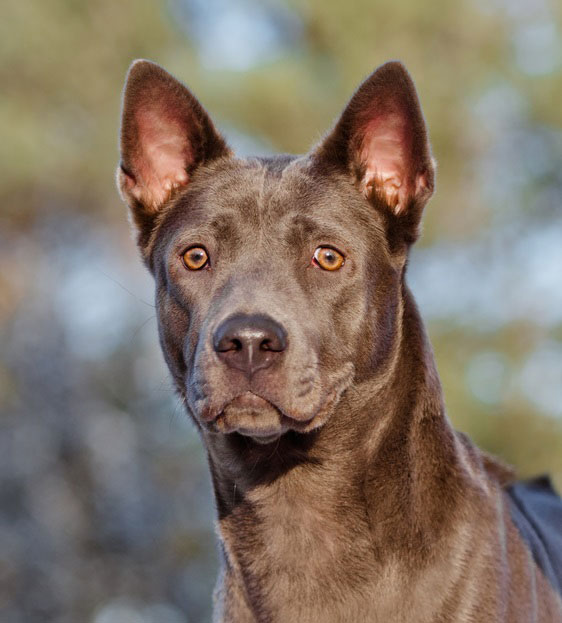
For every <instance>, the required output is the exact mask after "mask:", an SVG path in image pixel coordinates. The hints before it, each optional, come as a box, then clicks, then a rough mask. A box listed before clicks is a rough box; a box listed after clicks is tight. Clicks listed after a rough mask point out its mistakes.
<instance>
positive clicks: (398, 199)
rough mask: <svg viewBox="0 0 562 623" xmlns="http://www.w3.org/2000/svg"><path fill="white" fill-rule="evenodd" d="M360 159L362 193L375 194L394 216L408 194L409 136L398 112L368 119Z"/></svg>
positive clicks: (402, 205) (409, 181) (409, 192)
mask: <svg viewBox="0 0 562 623" xmlns="http://www.w3.org/2000/svg"><path fill="white" fill-rule="evenodd" d="M363 136H364V138H363V144H362V146H361V152H360V158H361V162H362V163H363V164H364V165H365V176H364V178H363V191H364V192H365V194H367V195H370V194H371V193H372V192H373V191H376V192H378V193H380V194H382V195H383V198H384V199H385V201H386V202H387V203H388V205H389V206H390V207H391V208H393V209H394V211H395V213H396V214H398V213H400V212H402V211H403V210H404V209H405V208H406V203H407V201H408V197H409V195H410V194H411V191H412V179H411V178H412V171H411V157H410V154H411V150H412V136H411V132H410V128H408V124H407V121H406V119H405V118H404V116H403V115H402V114H400V112H398V111H389V112H388V113H387V114H384V115H379V116H378V117H375V118H371V119H370V120H369V122H368V123H367V125H366V126H365V129H364V130H363Z"/></svg>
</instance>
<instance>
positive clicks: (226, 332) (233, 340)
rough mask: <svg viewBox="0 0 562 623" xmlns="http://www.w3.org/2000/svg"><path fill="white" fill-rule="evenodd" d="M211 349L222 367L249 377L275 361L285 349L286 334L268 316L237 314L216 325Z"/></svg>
mask: <svg viewBox="0 0 562 623" xmlns="http://www.w3.org/2000/svg"><path fill="white" fill-rule="evenodd" d="M213 346H214V348H215V351H216V353H217V354H218V356H219V357H220V359H222V361H223V362H224V363H225V364H226V365H228V366H230V367H231V368H236V369H238V370H241V371H242V372H244V373H245V374H246V376H248V377H251V376H252V374H254V372H256V371H257V370H261V369H262V368H268V367H269V366H270V365H272V364H273V363H274V362H275V361H276V360H277V359H279V357H280V356H281V355H282V353H283V351H284V350H285V349H286V348H287V332H286V331H285V329H284V328H283V327H282V326H281V325H280V324H279V323H277V322H275V320H273V319H272V318H270V317H269V316H262V315H247V314H240V315H236V316H231V317H230V318H227V319H226V320H224V321H223V322H222V323H221V324H220V325H219V326H218V328H217V330H216V331H215V334H214V336H213Z"/></svg>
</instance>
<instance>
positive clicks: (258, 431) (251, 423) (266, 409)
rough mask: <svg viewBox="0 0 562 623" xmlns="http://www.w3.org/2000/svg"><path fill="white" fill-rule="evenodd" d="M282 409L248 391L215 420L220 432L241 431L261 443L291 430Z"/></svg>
mask: <svg viewBox="0 0 562 623" xmlns="http://www.w3.org/2000/svg"><path fill="white" fill-rule="evenodd" d="M283 420H284V417H283V414H282V413H281V411H280V410H279V409H278V408H277V407H276V406H274V405H273V404H272V403H271V402H269V401H268V400H266V399H265V398H261V397H260V396H257V395H256V394H253V393H252V392H246V393H244V394H242V395H241V396H238V397H236V398H234V400H232V401H231V402H229V403H228V404H227V405H226V406H225V407H224V409H223V411H222V412H221V413H220V414H219V416H218V417H217V418H216V420H215V421H214V428H215V430H216V431H217V432H220V433H235V432H236V433H239V434H240V435H244V436H246V437H251V438H252V439H253V440H254V441H255V442H257V443H260V444H268V443H273V442H274V441H276V440H277V439H279V437H280V436H281V435H282V434H283V433H286V432H287V430H289V427H288V426H287V424H286V423H284V421H283Z"/></svg>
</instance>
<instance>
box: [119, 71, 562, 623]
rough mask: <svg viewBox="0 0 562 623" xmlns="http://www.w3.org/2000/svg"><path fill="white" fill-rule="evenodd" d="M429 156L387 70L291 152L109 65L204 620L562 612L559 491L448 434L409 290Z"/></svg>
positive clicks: (533, 616)
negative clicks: (172, 388)
mask: <svg viewBox="0 0 562 623" xmlns="http://www.w3.org/2000/svg"><path fill="white" fill-rule="evenodd" d="M434 176H435V166H434V161H433V158H432V155H431V149H430V145H429V141H428V134H427V130H426V126H425V122H424V118H423V115H422V111H421V108H420V105H419V102H418V97H417V94H416V91H415V88H414V84H413V82H412V80H411V78H410V76H409V74H408V73H407V71H406V70H405V69H404V67H403V66H402V65H401V64H400V63H397V62H391V63H387V64H385V65H383V66H382V67H380V68H379V69H377V70H376V71H375V72H374V73H373V74H372V75H371V76H370V77H368V78H367V79H366V80H365V82H364V83H363V84H362V85H361V86H360V87H359V89H358V90H357V92H356V93H355V94H354V95H353V97H352V99H351V100H350V102H349V104H348V105H347V107H346V108H345V110H344V112H343V114H342V115H341V117H340V118H339V120H338V121H337V123H336V124H335V126H334V128H333V129H332V130H331V131H330V132H329V134H328V135H327V136H326V138H325V139H324V140H323V141H322V142H321V143H320V144H319V145H317V146H316V147H315V148H314V149H313V150H312V151H311V152H310V153H309V154H308V155H306V156H292V155H281V156H276V157H267V158H265V157H264V158H260V157H255V158H244V159H242V158H237V157H236V156H234V155H233V153H232V152H231V150H230V149H229V147H228V146H227V144H226V142H225V140H224V139H223V138H222V137H221V136H220V134H219V133H218V132H217V130H216V129H215V126H214V125H213V123H212V121H211V119H210V118H209V116H208V115H207V113H206V112H205V110H204V109H203V107H202V106H201V104H200V103H199V102H198V101H197V100H196V99H195V97H194V96H193V95H192V94H191V93H190V91H189V90H188V89H187V88H186V87H185V86H183V85H182V84H181V83H180V82H178V81H177V80H176V79H175V78H173V77H172V76H171V75H170V74H168V73H167V72H166V71H164V70H163V69H162V68H160V67H159V66H158V65H155V64H153V63H151V62H148V61H144V60H141V61H136V62H135V63H133V65H132V66H131V68H130V70H129V74H128V77H127V82H126V86H125V91H124V98H123V118H122V127H121V164H120V167H119V169H118V184H119V188H120V191H121V194H122V197H123V198H124V199H125V201H126V202H127V203H128V205H129V207H130V211H131V215H132V219H133V222H134V225H135V228H136V232H137V240H138V245H139V248H140V252H141V254H142V257H143V260H144V262H145V263H146V265H147V267H148V268H149V270H150V271H151V273H152V274H153V276H154V279H155V283H156V309H157V317H158V327H159V334H160V342H161V345H162V349H163V352H164V356H165V359H166V362H167V364H168V366H169V369H170V372H171V374H172V376H173V379H174V381H175V385H176V388H177V391H178V392H179V395H180V396H181V397H182V399H183V401H184V403H185V407H186V409H187V412H188V413H189V415H190V416H191V417H192V418H193V421H194V423H195V425H196V426H197V428H198V431H199V433H200V436H201V439H202V440H203V443H204V444H205V447H206V451H207V455H208V461H209V466H210V470H211V474H212V481H213V486H214V493H215V497H216V507H217V514H218V534H219V541H220V552H221V558H222V570H221V573H220V577H219V580H218V584H217V587H216V589H215V614H214V620H215V621H216V622H224V623H226V622H228V623H250V622H251V623H257V622H259V623H279V622H284V623H296V622H299V623H336V622H341V623H343V622H373V623H398V622H408V623H411V622H415V623H425V622H427V623H429V622H432V623H446V622H453V621H454V622H456V623H477V622H478V623H492V622H504V623H531V622H532V621H537V622H547V621H548V622H550V623H554V622H558V623H559V622H560V621H562V601H561V598H560V591H561V582H562V563H561V561H562V505H561V503H560V500H559V499H558V498H557V496H556V495H555V494H554V492H553V491H552V490H551V489H550V485H549V483H548V480H547V479H542V480H536V481H533V482H530V483H516V482H515V480H514V478H513V475H512V472H511V470H510V469H508V468H507V467H504V466H503V465H502V464H501V463H500V462H498V461H497V460H495V459H493V458H492V457H490V456H488V455H486V454H485V453H484V452H482V451H480V450H479V449H478V448H476V447H475V446H474V445H473V444H472V443H471V441H470V440H469V439H468V438H467V437H466V436H464V435H462V434H460V433H457V432H455V431H454V430H453V428H452V427H451V424H450V423H449V420H448V419H447V415H446V413H445V408H444V404H443V396H442V391H441V387H440V382H439V378H438V375H437V372H436V368H435V363H434V359H433V354H432V349H431V346H430V344H429V342H428V339H427V336H426V332H425V330H424V326H423V323H422V320H421V319H420V316H419V313H418V310H417V308H416V304H415V302H414V300H413V298H412V295H411V294H410V291H409V290H408V287H407V285H406V281H405V273H406V266H407V261H408V253H409V249H410V247H411V245H412V243H413V242H414V241H415V240H416V238H417V237H418V233H419V226H420V219H421V214H422V210H423V207H424V205H425V203H426V202H427V200H428V199H429V197H430V196H431V194H432V192H433V189H434Z"/></svg>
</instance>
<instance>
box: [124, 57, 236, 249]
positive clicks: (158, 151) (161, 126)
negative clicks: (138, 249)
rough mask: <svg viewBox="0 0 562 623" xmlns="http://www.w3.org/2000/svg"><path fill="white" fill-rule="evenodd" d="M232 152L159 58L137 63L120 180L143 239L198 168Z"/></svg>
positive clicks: (129, 83) (131, 76)
mask: <svg viewBox="0 0 562 623" xmlns="http://www.w3.org/2000/svg"><path fill="white" fill-rule="evenodd" d="M228 155H230V150H229V149H228V147H227V146H226V143H225V141H224V139H223V138H222V137H221V136H220V135H219V133H218V132H217V131H216V129H215V127H214V125H213V123H212V121H211V119H210V118H209V116H208V115H207V113H206V112H205V110H204V109H203V107H202V106H201V104H200V103H199V102H198V101H197V99H196V98H195V97H194V96H193V95H192V94H191V93H190V92H189V90H188V89H187V88H186V87H185V86H184V85H183V84H181V83H180V82H178V81H177V80H176V79H175V78H174V77H173V76H171V75H170V74H169V73H168V72H166V71H164V70H163V69H162V68H161V67H160V66H158V65H156V64H155V63H151V62H149V61H145V60H137V61H135V62H134V63H133V64H132V65H131V67H130V68H129V72H128V74H127V79H126V82H125V89H124V91H123V113H122V121H121V162H120V166H119V168H118V170H117V182H118V186H119V189H120V191H121V195H122V197H123V199H125V200H126V201H127V202H128V204H129V206H130V208H131V212H132V214H133V218H134V220H135V223H136V225H137V227H138V228H139V235H140V237H139V242H141V244H142V239H143V236H147V235H148V234H147V231H146V230H147V229H150V228H151V226H152V224H153V220H154V216H155V215H156V214H157V213H158V211H159V210H160V208H162V206H163V205H164V204H165V203H166V202H167V201H168V199H169V198H170V197H171V195H172V193H173V192H174V191H175V190H176V189H178V188H181V187H184V186H186V185H187V184H188V183H189V180H190V177H191V175H192V174H193V172H194V171H195V169H196V168H197V167H198V166H200V165H201V164H203V163H205V162H210V161H212V160H214V159H216V158H219V157H222V156H228Z"/></svg>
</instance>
